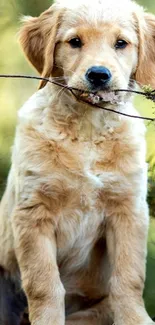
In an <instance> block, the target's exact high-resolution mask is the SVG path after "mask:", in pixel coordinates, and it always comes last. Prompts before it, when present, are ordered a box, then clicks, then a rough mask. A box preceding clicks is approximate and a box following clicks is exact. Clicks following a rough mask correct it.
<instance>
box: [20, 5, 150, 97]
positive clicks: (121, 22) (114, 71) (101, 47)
mask: <svg viewBox="0 0 155 325" xmlns="http://www.w3.org/2000/svg"><path fill="white" fill-rule="evenodd" d="M20 41H21V44H22V47H23V49H24V51H25V53H26V55H27V57H28V59H29V60H30V62H31V63H32V64H33V65H34V67H35V68H36V69H37V70H38V71H39V73H40V74H41V75H42V76H43V77H50V76H53V77H60V78H61V79H62V80H63V82H65V83H66V84H67V85H68V86H70V87H74V88H78V89H82V90H84V91H94V92H101V91H104V92H105V90H113V89H121V88H123V89H124V88H125V89H127V88H129V87H130V86H131V84H132V83H133V81H137V82H138V83H140V84H142V85H143V84H150V85H151V86H152V87H155V17H154V16H153V15H151V14H146V13H145V12H144V11H143V9H142V8H141V7H140V6H138V5H137V4H135V3H134V2H132V1H130V0H120V1H114V0H108V1H107V0H97V1H92V0H78V1H76V2H75V3H74V1H72V0H57V1H56V3H55V4H54V5H53V6H51V7H50V8H49V9H48V10H47V11H45V12H44V13H43V14H41V15H40V17H38V18H32V17H30V18H27V19H26V20H25V24H24V26H23V27H22V29H21V33H20ZM43 85H44V82H42V83H41V85H40V87H43ZM122 96H123V94H122Z"/></svg>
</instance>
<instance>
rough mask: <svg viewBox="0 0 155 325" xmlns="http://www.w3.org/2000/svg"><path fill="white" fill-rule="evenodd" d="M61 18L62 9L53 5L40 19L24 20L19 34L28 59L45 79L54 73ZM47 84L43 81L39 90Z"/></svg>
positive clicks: (28, 18) (27, 18)
mask: <svg viewBox="0 0 155 325" xmlns="http://www.w3.org/2000/svg"><path fill="white" fill-rule="evenodd" d="M61 16H62V12H61V11H60V9H59V10H58V9H57V8H56V7H55V5H53V6H52V7H50V8H49V9H48V10H46V11H45V12H44V13H42V14H41V15H40V16H39V17H35V18H33V17H26V18H24V25H23V27H22V28H21V31H20V34H19V41H20V44H21V46H22V48H23V50H24V53H25V55H26V57H27V58H28V60H29V61H30V62H31V64H32V65H33V66H34V67H35V68H36V69H37V71H38V72H39V74H41V75H42V76H43V77H49V76H50V75H51V73H52V69H53V64H54V50H55V45H56V36H57V31H58V28H59V25H60V21H61ZM47 56H48V58H47ZM47 60H48V68H47ZM45 84H46V82H45V81H42V82H41V83H40V87H39V88H42V87H43V86H44V85H45Z"/></svg>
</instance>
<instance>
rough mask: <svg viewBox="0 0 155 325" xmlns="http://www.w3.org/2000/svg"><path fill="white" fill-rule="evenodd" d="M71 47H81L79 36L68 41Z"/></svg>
mask: <svg viewBox="0 0 155 325" xmlns="http://www.w3.org/2000/svg"><path fill="white" fill-rule="evenodd" d="M68 43H69V44H70V45H71V47H72V48H74V49H75V48H81V47H82V42H81V40H80V38H79V37H74V38H72V39H71V40H70V41H69V42H68Z"/></svg>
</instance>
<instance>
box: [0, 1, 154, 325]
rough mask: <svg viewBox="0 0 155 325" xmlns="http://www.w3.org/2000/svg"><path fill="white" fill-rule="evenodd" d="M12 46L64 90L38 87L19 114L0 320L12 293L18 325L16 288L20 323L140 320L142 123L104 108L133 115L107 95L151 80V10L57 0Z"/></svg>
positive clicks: (125, 102) (124, 101)
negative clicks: (25, 313)
mask: <svg viewBox="0 0 155 325" xmlns="http://www.w3.org/2000/svg"><path fill="white" fill-rule="evenodd" d="M20 42H21V45H22V47H23V49H24V52H25V54H26V56H27V58H28V59H29V61H30V62H31V63H32V64H33V66H34V67H35V68H36V69H37V70H38V72H39V73H40V75H42V76H43V77H52V78H53V80H54V81H59V82H61V83H62V84H63V85H64V88H60V87H59V86H58V85H55V84H53V85H52V84H50V83H48V84H46V83H45V81H43V82H41V83H40V90H39V91H38V92H36V94H34V95H33V96H32V98H30V99H29V100H28V102H27V103H26V104H25V105H24V106H23V107H22V109H21V110H20V111H19V124H18V127H17V131H16V137H15V142H14V146H13V152H12V166H11V170H10V173H9V177H8V182H7V187H6V191H5V193H4V196H3V198H2V202H1V207H0V224H1V228H0V265H1V270H2V272H1V277H3V279H5V285H4V286H2V287H1V288H0V290H1V316H0V317H1V325H4V324H9V325H12V324H14V323H13V322H12V321H11V320H12V319H13V316H12V315H13V313H14V305H15V304H16V301H17V300H18V299H22V301H23V303H22V304H21V305H20V308H18V312H17V314H16V316H17V317H16V324H19V322H20V319H21V316H22V313H23V311H24V308H25V305H26V303H25V302H24V298H20V296H19V294H21V295H22V292H21V290H22V289H21V288H23V291H24V293H25V295H26V297H27V301H28V310H29V319H30V322H31V324H32V325H45V324H46V325H63V324H64V323H65V324H66V325H72V324H76V325H96V324H98V325H110V324H112V323H113V322H114V323H115V325H151V324H153V322H152V320H151V319H150V318H149V316H148V315H147V312H146V311H145V307H144V302H143V298H142V294H143V288H144V281H145V262H146V243H147V233H148V223H149V218H148V207H147V203H146V192H147V166H146V163H145V139H144V135H145V127H144V124H143V122H142V121H141V120H137V119H131V118H128V117H125V116H121V115H119V114H115V113H112V112H110V111H106V110H104V108H106V109H107V108H109V109H110V108H112V109H113V110H116V111H119V112H124V113H127V114H133V115H136V114H137V112H136V110H135V109H134V107H133V104H132V98H131V96H130V95H129V94H128V95H127V94H126V93H125V92H117V95H116V96H114V93H113V92H112V91H113V90H116V89H134V87H135V85H136V83H140V84H144V85H145V84H151V85H152V86H153V87H154V86H155V82H154V80H155V79H154V78H155V17H154V16H153V15H151V14H147V13H145V12H144V11H143V9H142V8H141V7H140V6H138V5H136V4H135V3H134V2H132V1H130V0H121V1H119V2H118V1H114V0H109V1H106V0H97V1H90V0H89V1H88V0H78V1H76V2H74V1H71V0H62V1H61V0H60V1H57V2H56V3H54V4H53V5H52V6H51V7H50V8H49V10H47V11H45V12H44V13H43V14H41V16H40V17H38V18H31V17H28V18H26V19H25V22H24V26H23V28H22V29H21V33H20ZM66 86H67V87H72V88H75V89H74V94H75V96H74V95H73V93H71V92H70V91H69V90H68V89H67V88H66ZM78 89H79V90H81V91H82V95H81V92H79V91H78ZM89 92H92V93H94V95H93V94H92V95H91V96H90V95H88V93H89ZM96 95H97V96H98V97H97V98H99V99H101V100H100V102H101V103H100V105H101V106H102V108H103V109H99V108H96V107H95V106H93V105H92V104H93V103H94V102H95V98H96V97H95V96H96ZM8 287H9V289H8ZM10 291H11V293H10ZM10 295H11V303H10V300H9V297H10ZM17 298H18V299H17ZM2 309H3V310H5V311H7V312H6V314H5V319H4V317H2V315H3V313H2Z"/></svg>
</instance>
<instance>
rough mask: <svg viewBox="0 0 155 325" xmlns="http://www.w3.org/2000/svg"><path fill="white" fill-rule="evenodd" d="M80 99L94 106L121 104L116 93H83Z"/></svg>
mask: <svg viewBox="0 0 155 325" xmlns="http://www.w3.org/2000/svg"><path fill="white" fill-rule="evenodd" d="M78 97H79V99H80V100H82V101H84V102H86V103H89V104H92V105H95V104H96V105H97V104H104V103H105V104H112V105H114V104H119V103H120V102H121V99H120V95H119V94H118V93H117V92H115V91H98V92H96V93H91V92H82V93H81V94H80V95H79V96H78Z"/></svg>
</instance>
